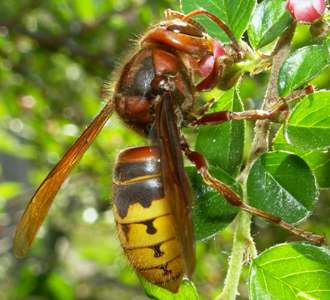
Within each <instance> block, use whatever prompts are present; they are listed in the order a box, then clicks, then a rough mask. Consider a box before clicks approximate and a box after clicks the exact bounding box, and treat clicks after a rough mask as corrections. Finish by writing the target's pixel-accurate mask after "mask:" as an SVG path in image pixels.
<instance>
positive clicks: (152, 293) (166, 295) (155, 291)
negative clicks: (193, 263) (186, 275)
mask: <svg viewBox="0 0 330 300" xmlns="http://www.w3.org/2000/svg"><path fill="white" fill-rule="evenodd" d="M140 281H141V283H142V286H143V288H144V291H145V293H146V294H147V295H148V296H149V297H150V298H151V299H156V300H165V299H166V300H187V299H189V300H199V296H198V293H197V290H196V288H195V286H194V284H193V282H192V281H190V280H188V279H184V280H183V281H182V283H181V286H180V289H179V291H178V292H177V293H176V294H174V293H171V292H169V291H168V290H165V289H163V288H161V287H159V286H157V285H154V284H151V283H150V282H148V281H146V280H144V279H143V278H140Z"/></svg>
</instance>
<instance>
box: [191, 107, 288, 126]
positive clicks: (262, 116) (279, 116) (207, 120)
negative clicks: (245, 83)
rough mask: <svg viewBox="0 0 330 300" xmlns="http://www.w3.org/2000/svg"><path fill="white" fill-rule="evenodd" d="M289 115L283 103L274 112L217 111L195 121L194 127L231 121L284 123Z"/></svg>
mask: <svg viewBox="0 0 330 300" xmlns="http://www.w3.org/2000/svg"><path fill="white" fill-rule="evenodd" d="M287 115H288V109H287V105H286V103H283V104H282V105H281V106H279V107H278V108H276V109H274V110H272V111H267V110H262V109H256V110H246V111H242V112H232V111H217V112H214V113H207V114H204V115H203V116H202V117H200V118H199V119H196V120H194V121H193V122H192V125H208V124H221V123H223V122H226V121H231V120H271V121H273V122H282V121H283V120H284V119H285V118H286V117H287Z"/></svg>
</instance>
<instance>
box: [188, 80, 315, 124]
mask: <svg viewBox="0 0 330 300" xmlns="http://www.w3.org/2000/svg"><path fill="white" fill-rule="evenodd" d="M313 92H314V89H313V87H312V86H311V85H308V86H307V87H305V88H304V89H301V90H297V91H294V92H293V93H292V94H291V95H289V96H287V97H283V98H281V101H280V102H279V104H278V105H277V106H276V107H274V108H273V110H271V111H267V110H262V109H257V110H246V111H242V112H231V111H218V112H213V113H205V114H204V115H202V116H201V117H200V118H198V119H195V120H194V121H193V122H192V123H191V125H207V124H220V123H223V122H226V121H231V120H271V121H273V122H282V121H283V120H284V119H285V118H286V117H287V115H288V103H289V102H293V101H296V100H297V99H300V98H302V97H304V96H307V95H310V94H311V93H313Z"/></svg>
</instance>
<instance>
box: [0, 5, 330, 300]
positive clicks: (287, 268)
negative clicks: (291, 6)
mask: <svg viewBox="0 0 330 300" xmlns="http://www.w3.org/2000/svg"><path fill="white" fill-rule="evenodd" d="M179 4H180V5H179ZM179 6H180V7H181V9H182V10H183V12H189V11H191V10H193V9H195V8H200V7H202V8H204V9H207V10H208V11H210V12H212V13H214V14H216V15H218V16H219V17H220V18H221V19H223V20H224V22H225V23H226V24H227V25H228V26H229V27H230V28H231V29H232V31H233V32H234V34H235V36H236V38H238V39H240V38H242V39H243V40H244V41H245V42H247V43H248V45H249V46H250V47H251V56H250V57H249V58H248V59H247V60H246V61H245V62H244V64H241V65H239V66H238V67H239V68H241V69H242V70H243V71H246V72H250V74H245V75H244V76H243V77H242V79H241V80H240V81H239V82H238V83H237V84H236V85H235V86H234V87H233V88H231V89H230V90H227V91H219V90H213V91H211V92H210V93H205V94H204V95H202V97H203V98H205V99H210V98H212V97H215V98H216V100H217V103H216V104H215V105H214V106H213V107H212V108H211V110H212V111H219V110H234V111H244V110H248V109H254V108H261V107H262V106H263V108H265V101H268V100H269V90H270V88H271V89H272V93H275V95H279V96H281V97H286V99H287V100H288V101H289V103H288V106H289V116H288V117H287V118H286V119H285V121H283V119H284V118H283V115H281V116H280V118H279V119H278V120H277V121H279V122H280V124H276V123H271V124H270V123H268V125H267V126H268V127H267V128H266V130H265V132H267V134H266V135H265V136H263V137H264V143H266V146H265V147H259V148H258V149H257V150H258V151H254V150H256V149H255V147H254V146H255V139H256V135H258V133H256V132H258V129H257V127H256V129H255V131H253V126H254V122H253V121H252V122H251V121H230V122H227V123H224V124H220V125H208V126H205V127H201V128H199V129H198V131H197V132H196V131H194V130H190V129H187V130H186V131H185V133H186V134H187V135H188V136H189V139H190V140H191V141H195V148H196V149H197V150H198V151H201V152H203V153H204V155H205V156H206V157H207V159H208V162H209V165H210V170H211V174H212V175H214V176H215V177H216V178H218V179H220V180H222V181H223V182H224V183H226V184H227V185H228V186H230V187H232V188H233V190H235V191H236V192H237V193H238V194H240V195H241V197H242V198H243V199H244V201H248V202H249V203H250V204H251V205H253V206H255V207H259V208H262V209H264V210H266V211H268V212H270V213H272V214H274V215H277V216H280V217H283V218H284V219H285V220H286V221H288V222H292V223H296V222H302V221H305V222H304V225H303V227H304V229H306V230H310V231H316V232H318V233H321V234H325V235H326V236H327V237H329V234H330V223H329V213H330V208H329V195H330V194H329V190H326V189H328V188H329V187H330V181H329V178H330V176H329V169H330V154H329V153H330V152H329V147H330V144H329V141H330V136H329V132H330V130H329V129H330V128H329V127H330V104H329V101H330V97H329V91H328V90H327V89H329V87H330V86H329V75H330V74H329V70H330V67H329V45H328V40H327V39H328V38H327V37H325V36H324V35H323V36H322V35H318V36H315V34H314V35H313V34H311V33H310V32H309V28H310V27H311V26H310V25H305V24H304V25H301V24H298V25H297V28H296V29H295V33H294V36H293V39H292V40H293V44H292V45H291V47H290V48H288V50H287V53H286V55H285V56H286V57H283V60H282V62H281V63H280V65H278V68H277V69H278V74H277V76H276V77H275V79H276V80H275V81H273V79H274V78H273V77H272V75H274V70H272V71H271V72H270V70H269V68H267V67H268V66H269V65H270V64H271V62H270V59H269V57H268V56H269V55H270V56H271V57H272V58H273V60H275V57H276V51H275V52H274V53H272V51H273V50H274V49H277V48H276V47H278V46H276V45H277V41H278V39H279V38H282V37H283V36H284V35H285V34H286V33H287V32H288V28H292V22H293V20H292V17H291V16H290V15H289V14H288V13H287V11H285V8H284V5H283V1H277V0H276V1H268V0H264V1H262V2H261V1H258V3H257V1H255V0H249V1H236V0H232V1H227V0H223V1H220V0H219V1H208V0H204V1H199V0H193V1H191V0H181V1H180V3H177V2H176V1H174V0H173V1H171V0H157V1H151V0H141V1H135V0H125V1H120V2H119V1H112V0H110V1H91V0H89V1H69V0H62V1H55V0H51V1H39V0H24V1H16V2H15V1H2V3H1V4H0V11H1V14H0V163H1V164H0V299H5V300H7V299H8V300H11V299H15V300H16V299H17V300H23V299H24V300H29V299H47V300H48V299H51V300H52V299H56V300H62V299H63V300H64V299H65V300H67V299H100V300H103V299H136V300H138V299H145V295H144V292H143V291H142V289H141V287H140V286H139V279H138V278H137V276H136V275H135V274H134V272H133V271H132V269H131V268H130V267H129V265H128V263H127V261H126V259H125V257H124V255H122V254H121V255H118V253H122V251H121V249H120V245H119V242H118V240H117V238H116V233H115V225H114V222H113V216H112V213H111V209H110V202H109V201H108V199H109V195H111V189H110V188H109V185H110V177H111V172H109V170H111V169H112V166H113V163H114V160H115V156H116V154H117V153H118V152H119V150H120V149H122V148H125V147H127V146H135V145H140V144H145V143H146V141H145V140H143V139H142V138H141V137H139V136H137V135H136V134H135V133H132V132H131V131H130V130H128V129H126V128H125V127H124V126H123V125H122V124H121V122H120V121H119V120H118V118H117V117H112V118H111V120H110V122H109V123H110V124H109V126H107V127H106V128H105V129H103V131H102V133H101V134H100V136H99V137H98V139H97V141H96V142H95V143H94V145H93V147H91V149H90V150H89V151H88V153H87V154H86V155H85V157H84V159H83V160H82V162H81V164H80V166H79V167H78V171H75V172H74V173H73V174H72V176H71V178H70V180H69V181H68V182H67V183H66V184H65V186H64V187H63V189H62V191H61V192H60V193H59V195H58V196H57V200H56V205H55V207H53V208H52V210H51V212H50V215H49V217H48V219H47V222H46V224H45V225H44V226H43V228H42V231H41V233H40V235H39V236H38V238H37V240H36V242H35V244H34V246H33V249H32V251H31V254H30V256H29V257H28V258H26V259H24V260H23V261H20V262H19V261H17V260H16V259H15V258H13V257H12V255H11V253H10V247H11V236H12V233H13V230H14V226H15V224H16V222H17V219H18V217H19V215H20V213H21V209H23V207H24V203H25V201H27V200H28V198H29V196H30V195H31V192H32V190H33V189H34V187H36V186H37V185H38V184H39V183H40V182H41V180H42V179H43V178H44V177H45V175H46V174H47V172H48V170H50V169H51V167H52V166H53V165H54V163H56V161H58V159H59V158H60V157H61V156H62V154H63V153H64V151H65V149H66V148H68V146H69V145H70V144H71V143H72V142H73V141H74V139H75V138H76V137H77V136H79V132H80V128H83V127H84V126H85V125H86V124H88V122H89V121H88V120H90V119H92V117H93V116H94V115H95V114H96V113H97V111H98V110H99V109H100V107H101V106H102V103H101V101H100V99H99V95H100V93H101V88H100V87H101V86H102V82H103V81H104V79H106V78H113V79H112V81H113V80H115V79H116V76H117V74H116V71H115V69H116V65H118V64H120V63H121V62H122V61H124V60H125V56H126V55H127V52H128V51H127V47H128V44H129V42H128V41H129V40H132V39H136V37H137V36H138V35H140V34H141V32H143V30H145V29H146V28H147V26H149V25H150V24H151V23H154V22H156V21H157V20H158V19H159V18H161V17H162V13H163V11H164V9H166V8H172V9H179ZM197 19H198V18H197ZM198 20H201V22H202V23H203V25H204V26H205V28H206V30H207V31H208V32H209V34H210V35H212V36H214V37H216V38H218V39H220V40H221V41H223V42H228V39H227V38H226V37H225V35H224V33H223V32H221V31H219V29H218V27H216V26H215V25H214V24H213V23H212V22H209V21H207V20H206V19H205V18H200V19H198ZM312 26H313V25H312ZM277 50H278V49H277ZM282 50H283V49H282ZM282 55H283V54H282ZM243 71H242V72H243ZM269 73H271V75H270V76H269ZM308 84H313V85H314V87H315V89H316V92H315V93H312V94H308V95H305V94H306V93H305V94H304V91H308V92H310V89H305V90H304V88H305V87H306V86H307V85H308ZM266 90H267V91H266ZM274 91H275V92H274ZM296 93H302V94H303V97H300V98H299V99H297V97H293V96H292V95H296ZM275 98H276V99H279V98H278V97H275ZM263 100H265V101H264V102H263ZM263 103H264V104H263ZM266 106H267V105H266ZM266 108H267V107H266ZM268 108H269V107H268ZM284 115H285V114H284ZM258 124H259V125H260V124H261V123H258ZM262 124H267V123H262ZM262 126H264V125H262ZM268 128H269V129H268ZM259 134H260V133H259ZM268 141H269V145H268V144H267V142H268ZM258 146H260V145H258ZM260 149H261V150H260ZM251 153H252V154H256V155H255V156H254V157H252V156H251ZM187 172H188V174H189V176H190V179H191V184H192V187H193V192H194V195H195V199H196V200H195V203H194V207H193V209H194V210H193V220H194V226H195V234H196V240H198V242H197V245H196V247H197V267H196V272H195V275H194V277H193V282H194V284H193V283H192V282H191V281H188V280H185V281H184V282H183V284H182V286H181V289H180V292H179V293H178V294H177V295H176V296H173V295H170V294H169V292H167V291H164V290H162V289H160V288H158V287H154V286H152V285H150V283H146V282H144V283H143V286H144V289H145V291H146V294H147V295H148V296H150V297H154V298H156V299H187V298H189V299H198V298H200V299H210V298H212V297H217V296H218V294H219V291H220V290H221V292H222V294H220V297H222V298H218V299H222V300H232V299H235V298H236V295H237V294H238V291H239V292H240V296H237V299H240V300H245V299H251V300H254V299H281V300H282V299H283V300H284V299H285V300H286V299H291V298H292V299H294V298H298V299H315V300H316V299H319V300H323V299H328V298H329V293H330V292H329V291H330V287H329V282H330V276H329V274H330V273H329V272H330V271H329V260H330V254H329V251H328V250H327V249H326V248H325V246H324V247H316V246H312V245H310V244H307V243H284V244H279V245H276V243H279V242H281V243H283V241H285V240H286V239H287V238H288V235H287V234H286V233H285V232H284V231H283V230H280V229H277V228H275V227H274V226H272V225H269V224H266V223H265V222H262V221H260V220H259V219H257V220H255V222H254V223H253V224H252V226H251V228H250V222H251V220H250V217H249V216H247V215H245V214H237V212H238V209H237V208H234V207H232V206H230V205H229V204H228V203H227V202H225V199H224V197H223V196H222V195H219V194H218V193H217V192H215V191H214V190H213V189H212V188H210V187H208V186H206V185H205V184H204V183H203V182H202V180H201V178H200V176H199V174H198V173H197V172H196V170H195V168H194V167H192V166H188V167H187ZM315 207H316V211H315V210H314V209H315ZM236 216H237V217H236ZM235 217H236V218H235ZM234 218H235V221H234V222H232V221H233V220H234ZM231 223H233V225H230V224H231ZM259 225H260V226H259ZM250 229H253V230H256V232H257V234H256V235H254V237H253V239H252V236H251V233H250ZM233 236H234V245H233V247H232V248H231V239H232V237H233ZM210 237H212V239H210ZM255 247H257V248H258V250H264V249H266V250H265V251H263V252H262V253H261V254H259V255H258V256H256V253H255V252H256V249H255ZM230 251H232V252H231V253H230ZM244 254H245V255H246V257H248V256H249V255H250V257H251V259H252V262H251V267H250V271H249V266H244V259H243V256H244ZM228 257H231V259H230V261H229V263H227V259H228ZM291 258H292V260H291ZM241 271H242V276H241ZM226 273H227V275H226ZM226 277H227V278H226ZM240 277H241V283H240V285H239V286H238V279H239V278H240ZM225 278H226V279H225ZM283 278H284V279H285V280H284V281H283ZM247 279H249V283H248V288H249V291H247V286H246V281H247ZM312 284H315V286H312ZM317 284H319V285H318V286H317ZM285 285H288V289H286V288H284V286H285ZM307 285H308V286H307ZM195 286H196V287H195ZM228 295H230V296H228ZM290 297H291V298H290Z"/></svg>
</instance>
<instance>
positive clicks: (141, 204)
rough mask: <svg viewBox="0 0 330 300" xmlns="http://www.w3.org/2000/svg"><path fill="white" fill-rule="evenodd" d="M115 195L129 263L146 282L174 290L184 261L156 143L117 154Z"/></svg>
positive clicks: (119, 230)
mask: <svg viewBox="0 0 330 300" xmlns="http://www.w3.org/2000/svg"><path fill="white" fill-rule="evenodd" d="M113 193H114V199H113V203H114V215H115V219H116V224H117V229H118V236H119V239H120V242H121V245H122V247H123V249H124V251H125V253H126V255H127V257H128V259H129V261H130V263H131V264H132V266H133V267H134V268H135V270H136V271H137V273H138V274H139V275H140V276H142V277H144V278H145V279H146V280H148V281H150V282H152V283H154V284H157V285H159V286H161V287H163V288H166V289H168V290H170V291H172V292H176V291H177V290H178V288H179V285H180V282H181V279H182V277H183V261H182V256H181V247H180V245H179V243H178V240H177V238H176V235H175V229H174V218H173V215H172V213H171V210H170V206H169V203H168V199H167V198H166V196H165V195H164V189H163V184H162V177H161V169H160V159H159V152H158V149H157V148H156V147H138V148H129V149H126V150H124V151H122V152H121V153H120V154H119V156H118V158H117V162H116V166H115V171H114V179H113Z"/></svg>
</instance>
